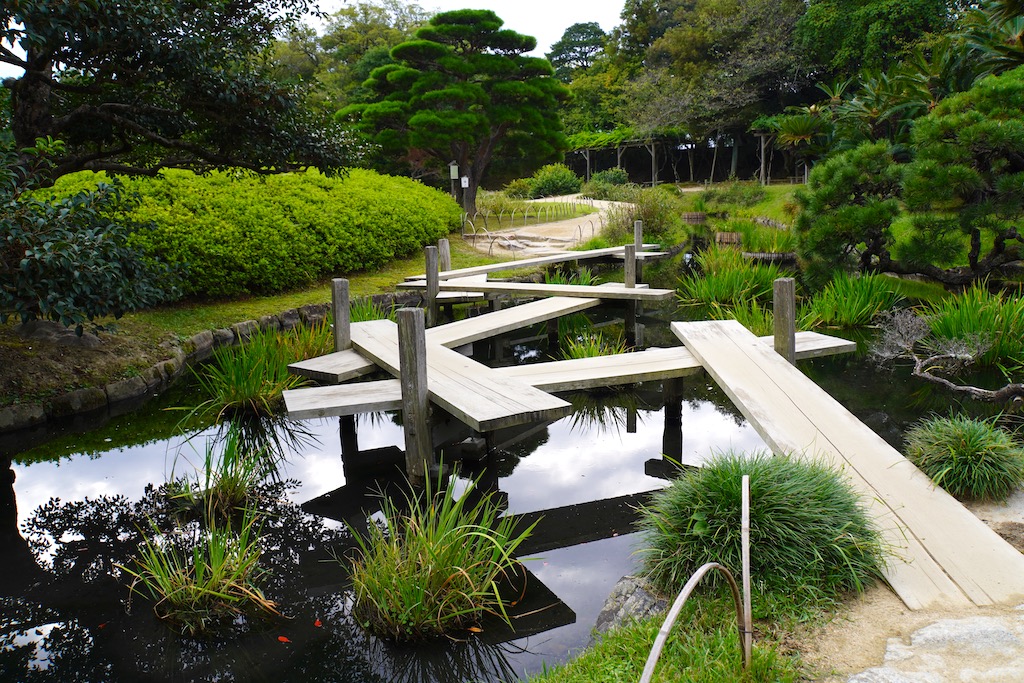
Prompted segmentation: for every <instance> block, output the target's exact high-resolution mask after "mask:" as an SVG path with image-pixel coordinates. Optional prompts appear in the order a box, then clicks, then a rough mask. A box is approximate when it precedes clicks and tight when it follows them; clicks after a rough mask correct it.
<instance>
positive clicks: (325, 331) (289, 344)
mask: <svg viewBox="0 0 1024 683" xmlns="http://www.w3.org/2000/svg"><path fill="white" fill-rule="evenodd" d="M333 350H334V341H333V336H332V333H331V329H330V326H329V325H327V324H326V323H321V324H318V325H313V326H310V327H305V326H300V327H296V328H294V329H292V330H289V331H288V332H277V331H275V330H260V331H259V332H256V333H254V334H253V335H252V336H251V337H249V340H248V341H247V342H246V343H245V344H242V345H240V346H230V347H221V348H219V349H217V350H216V351H214V352H213V358H212V359H211V360H210V362H209V363H205V364H203V365H202V366H201V367H200V368H198V369H194V370H193V372H194V373H195V376H196V380H197V382H198V383H199V387H200V390H201V391H202V392H203V394H205V395H206V396H207V397H208V398H207V400H206V401H204V402H203V403H202V404H200V405H199V406H198V407H197V408H196V409H195V411H196V412H197V413H199V414H202V415H208V414H211V413H212V414H215V415H216V416H217V417H218V419H219V418H220V417H221V416H223V415H225V414H252V415H273V414H274V413H275V412H276V411H277V409H278V406H279V405H280V403H281V395H282V393H283V392H284V391H286V390H288V389H294V388H296V387H298V386H301V385H302V384H304V383H305V382H306V380H305V378H303V377H300V376H299V375H295V374H292V373H291V372H289V371H288V365H290V364H291V363H295V362H297V361H300V360H303V359H306V358H312V357H314V356H321V355H323V354H326V353H329V352H330V351H333Z"/></svg>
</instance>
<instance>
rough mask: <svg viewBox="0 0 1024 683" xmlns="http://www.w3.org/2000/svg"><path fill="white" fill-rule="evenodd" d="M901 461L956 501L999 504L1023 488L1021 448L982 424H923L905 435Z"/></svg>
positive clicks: (942, 420) (954, 420) (951, 420)
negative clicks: (1019, 488) (925, 476)
mask: <svg viewBox="0 0 1024 683" xmlns="http://www.w3.org/2000/svg"><path fill="white" fill-rule="evenodd" d="M906 441H907V446H906V453H907V457H908V458H909V459H910V461H911V462H913V463H914V464H915V465H917V466H918V467H919V468H921V471H922V472H924V473H925V474H927V475H928V476H929V477H931V479H932V481H934V482H935V483H936V484H937V485H938V486H941V487H942V488H944V489H946V491H948V492H949V493H950V494H952V495H954V496H956V497H957V498H965V499H972V500H973V499H978V500H1003V499H1005V498H1006V497H1007V496H1009V495H1010V494H1011V493H1013V492H1014V490H1016V489H1017V488H1018V487H1019V486H1021V484H1024V447H1022V446H1021V444H1019V443H1017V442H1016V441H1014V439H1013V438H1012V437H1011V436H1010V435H1009V434H1008V433H1007V432H1005V431H1003V430H1002V429H1000V428H999V427H997V426H996V425H994V424H993V423H992V422H989V421H986V420H974V419H971V418H969V417H966V416H962V415H961V416H955V417H935V418H931V419H926V420H923V421H922V422H920V423H918V424H917V425H916V426H914V427H913V428H912V429H911V430H910V431H909V432H907V435H906Z"/></svg>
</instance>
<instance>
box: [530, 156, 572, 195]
mask: <svg viewBox="0 0 1024 683" xmlns="http://www.w3.org/2000/svg"><path fill="white" fill-rule="evenodd" d="M582 184H583V181H582V180H580V177H579V176H578V175H576V174H575V173H573V172H572V171H571V170H570V169H569V167H568V166H566V165H565V164H548V165H547V166H544V167H542V168H541V169H540V170H538V171H537V172H536V173H534V174H533V177H532V178H530V197H532V198H534V199H536V198H538V197H557V196H559V195H563V194H575V193H577V192H579V191H580V186H581V185H582Z"/></svg>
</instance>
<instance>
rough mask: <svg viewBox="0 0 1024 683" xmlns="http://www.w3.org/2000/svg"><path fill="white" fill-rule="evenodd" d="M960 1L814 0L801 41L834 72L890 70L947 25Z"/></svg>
mask: <svg viewBox="0 0 1024 683" xmlns="http://www.w3.org/2000/svg"><path fill="white" fill-rule="evenodd" d="M959 4H960V3H959V1H958V0H809V2H808V4H807V13H806V14H805V15H804V16H803V18H802V19H801V20H800V24H799V26H798V27H797V42H798V44H799V45H800V46H801V47H802V48H803V49H804V50H806V51H807V53H808V55H809V56H810V57H811V58H812V59H814V61H815V62H817V63H818V64H819V65H821V66H822V67H823V68H824V70H825V71H826V72H827V73H828V74H830V75H831V76H835V77H840V78H845V77H849V76H855V75H856V74H857V73H858V72H859V71H860V70H861V69H876V70H878V69H886V68H888V67H889V66H890V65H892V64H894V63H895V62H897V61H899V59H900V58H901V57H902V56H903V55H905V54H906V53H907V52H908V51H909V50H910V49H911V48H912V47H913V46H914V44H915V43H916V42H917V41H918V40H919V39H920V38H921V37H922V36H923V35H925V34H927V33H942V32H944V31H946V30H948V29H949V28H950V27H951V26H952V23H953V21H954V19H955V17H956V9H957V6H958V5H959Z"/></svg>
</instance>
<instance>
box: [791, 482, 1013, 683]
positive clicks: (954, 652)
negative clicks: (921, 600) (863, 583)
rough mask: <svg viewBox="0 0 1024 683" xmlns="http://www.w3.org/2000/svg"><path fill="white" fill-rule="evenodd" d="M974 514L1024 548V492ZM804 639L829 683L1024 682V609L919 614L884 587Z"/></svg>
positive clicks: (811, 660) (976, 508)
mask: <svg viewBox="0 0 1024 683" xmlns="http://www.w3.org/2000/svg"><path fill="white" fill-rule="evenodd" d="M968 507H970V508H971V510H972V511H973V512H974V513H975V514H976V515H978V517H979V518H981V519H982V520H983V521H985V522H986V523H987V524H989V525H990V526H992V527H993V528H994V529H995V530H996V531H997V532H998V533H1000V534H1001V535H1003V536H1004V537H1005V538H1007V540H1009V541H1010V542H1011V543H1013V544H1014V545H1015V546H1016V547H1017V549H1018V550H1020V549H1022V547H1024V492H1022V491H1018V492H1017V493H1015V494H1014V495H1013V496H1011V497H1010V499H1009V500H1008V501H1006V503H1003V504H992V503H990V504H972V505H969V506H968ZM799 640H800V641H801V643H802V645H803V649H804V653H803V654H804V659H805V661H806V662H807V663H808V664H809V668H810V669H811V670H812V671H814V672H816V674H817V675H816V679H815V680H820V681H826V682H828V683H838V682H840V681H844V682H849V683H946V682H956V683H959V682H964V683H967V682H970V683H982V682H984V683H1022V682H1024V605H1000V606H997V607H985V608H981V607H979V608H974V609H969V610H964V609H956V610H944V609H930V610H919V611H911V610H909V609H907V608H906V607H905V606H904V605H903V603H902V602H901V601H900V599H899V598H897V597H896V595H895V594H893V592H892V591H891V590H889V588H888V587H887V586H884V585H881V586H876V587H874V588H872V589H870V590H868V591H867V592H866V593H865V594H864V595H863V596H862V597H861V598H859V599H857V600H856V601H854V602H852V603H851V604H850V605H849V607H848V609H846V610H844V611H843V612H842V613H841V614H840V615H839V616H838V617H837V618H836V619H834V620H833V621H832V623H830V624H828V625H827V626H825V627H823V628H819V629H815V630H811V631H809V632H808V633H807V634H804V635H802V636H801V637H800V638H799Z"/></svg>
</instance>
